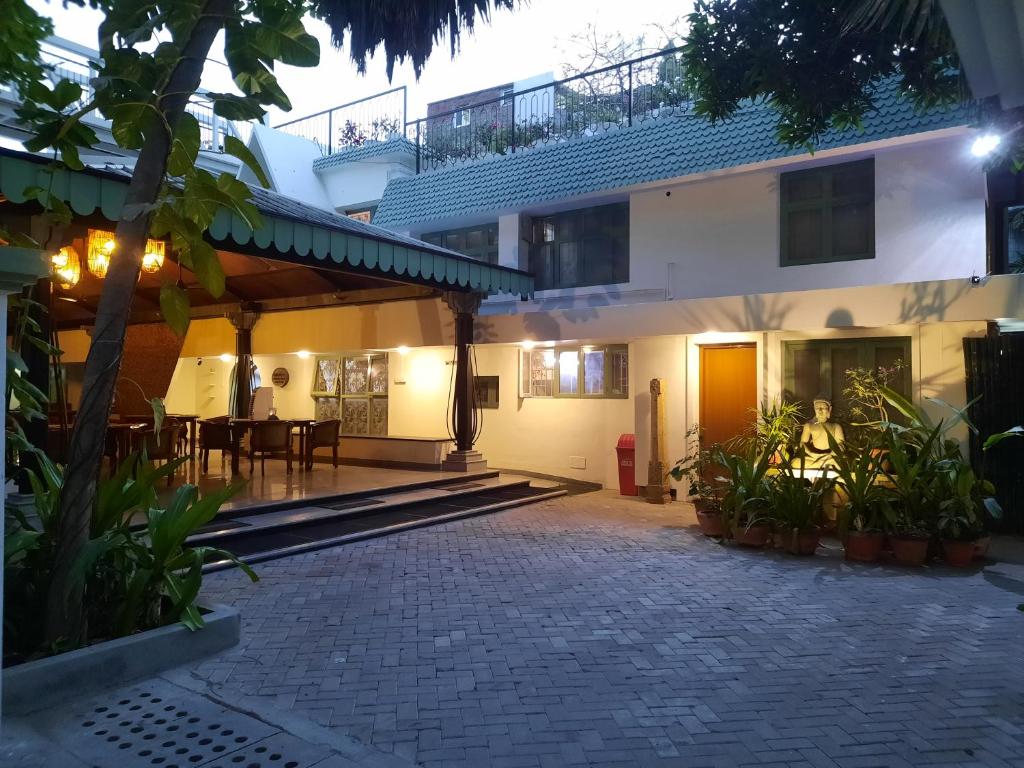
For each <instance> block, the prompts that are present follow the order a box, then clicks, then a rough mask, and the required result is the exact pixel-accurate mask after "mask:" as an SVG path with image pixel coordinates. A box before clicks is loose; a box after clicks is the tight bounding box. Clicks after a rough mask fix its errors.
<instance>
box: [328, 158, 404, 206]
mask: <svg viewBox="0 0 1024 768" xmlns="http://www.w3.org/2000/svg"><path fill="white" fill-rule="evenodd" d="M412 173H413V170H412V168H410V166H409V163H408V162H407V161H402V160H399V159H387V158H374V159H370V160H359V161H355V162H348V163H343V164H342V165H335V166H331V167H330V168H324V169H323V170H321V171H317V172H316V176H317V177H318V178H319V181H320V182H321V183H322V184H323V188H324V190H325V191H326V196H327V199H328V200H329V201H330V206H331V207H332V208H333V209H334V210H336V211H342V212H344V211H345V210H348V209H352V208H360V207H363V206H367V207H369V206H372V205H376V204H377V203H378V202H379V201H380V199H381V197H383V196H384V187H386V186H387V185H388V182H389V181H391V180H392V179H398V178H402V177H403V176H410V175H412Z"/></svg>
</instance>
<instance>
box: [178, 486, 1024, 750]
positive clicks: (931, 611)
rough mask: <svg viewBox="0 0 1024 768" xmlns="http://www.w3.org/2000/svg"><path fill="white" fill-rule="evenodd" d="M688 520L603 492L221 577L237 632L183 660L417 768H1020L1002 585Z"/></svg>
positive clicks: (1021, 655)
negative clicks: (757, 543)
mask: <svg viewBox="0 0 1024 768" xmlns="http://www.w3.org/2000/svg"><path fill="white" fill-rule="evenodd" d="M687 514H689V513H688V512H687V511H686V508H685V507H683V506H682V505H679V504H673V505H668V506H665V507H653V506H651V505H646V504H643V503H642V502H640V501H638V500H635V499H620V498H618V497H616V496H614V495H612V494H609V493H603V492H602V493H597V494H587V495H583V496H576V497H569V498H565V499H557V500H552V501H548V502H542V503H540V504H536V505H533V506H530V507H525V508H521V509H516V510H510V511H507V512H503V513H499V514H494V515H489V516H484V517H478V518H472V519H468V520H463V521H458V522H455V523H450V524H446V525H441V526H435V527H432V528H427V529H421V530H417V531H411V532H406V533H402V534H398V535H395V536H390V537H386V538H380V539H373V540H370V541H365V542H359V543H356V544H352V545H348V546H345V547H339V548H334V549H326V550H322V551H319V552H316V553H312V554H309V555H304V556H301V557H296V558H290V559H284V560H278V561H274V562H270V563H266V564H263V565H261V566H260V568H259V571H260V576H261V581H260V582H259V584H257V585H250V584H248V582H242V581H240V580H239V579H237V574H232V573H224V574H215V575H212V576H210V577H209V578H208V579H207V582H206V586H205V590H206V593H207V598H208V599H210V600H211V601H214V602H224V603H234V604H236V605H240V606H242V608H243V615H244V626H243V637H242V643H241V645H240V646H239V647H238V648H236V649H232V650H231V651H229V652H227V653H225V654H222V655H221V656H220V657H217V658H215V659H211V660H208V661H204V662H203V663H202V664H200V665H198V666H197V668H196V669H195V670H194V673H195V675H196V676H197V677H200V678H203V679H206V680H209V681H211V682H216V683H220V684H222V685H223V686H227V687H230V688H234V689H236V690H238V691H239V695H240V696H241V697H247V698H259V699H265V700H267V701H268V702H271V703H274V704H275V705H276V706H279V707H286V708H290V709H292V711H293V713H296V714H298V713H301V714H302V715H303V716H306V717H309V718H313V719H315V720H317V721H321V722H326V723H327V724H329V726H330V727H331V728H332V729H339V730H341V731H344V732H346V733H348V734H349V735H352V736H354V737H356V738H359V739H361V740H363V741H364V742H365V743H372V744H373V745H374V746H375V747H378V748H380V749H389V750H391V751H394V752H395V753H396V754H398V755H400V756H402V757H404V758H408V759H411V760H415V761H417V762H419V763H421V764H423V765H425V766H427V767H428V768H441V766H444V767H445V768H448V767H449V766H452V767H453V768H475V767H476V766H501V765H507V766H508V767H509V768H535V767H540V766H548V765H551V766H555V765H588V764H589V765H616V766H620V765H621V766H625V767H627V768H628V767H632V766H647V765H651V766H654V765H668V766H681V765H685V766H687V767H688V768H689V767H690V766H725V767H727V768H735V767H736V766H740V765H748V764H749V765H789V766H793V768H796V767H797V766H804V765H807V766H812V767H813V768H836V767H837V766H843V767H844V768H846V767H847V766H848V767H849V768H857V767H858V766H872V765H879V766H880V765H885V766H891V767H892V768H898V767H899V766H925V765H964V766H967V765H981V766H1004V765H1024V649H1022V646H1021V643H1020V640H1019V638H1020V634H1021V630H1020V627H1021V624H1020V614H1019V613H1017V612H1016V611H1015V607H1016V604H1017V603H1018V602H1019V597H1018V596H1017V595H1016V594H1013V593H1012V592H1009V591H1005V590H1004V589H1003V588H1002V587H1000V586H997V584H996V583H994V582H999V583H1004V584H1005V583H1007V582H1008V581H1013V580H1011V579H1009V578H1008V577H1003V579H1002V581H1000V580H992V581H991V582H990V581H989V580H987V579H986V578H985V575H984V573H971V572H966V573H958V574H952V573H950V572H948V571H944V570H943V569H938V568H936V569H927V570H922V571H916V572H915V571H903V570H901V571H896V570H893V569H889V568H885V567H859V566H853V565H850V564H846V563H844V562H843V561H842V560H840V559H839V558H838V556H837V555H836V553H838V552H839V548H838V545H837V544H835V543H832V545H831V549H830V551H831V552H832V553H833V554H832V555H826V556H822V555H818V556H816V557H814V558H811V559H799V560H798V559H795V558H789V557H785V556H782V555H776V554H774V553H768V552H747V551H742V550H738V549H735V548H731V547H722V546H721V545H719V544H716V543H714V542H712V541H710V540H707V539H704V538H702V537H700V536H699V535H698V534H696V533H695V532H694V531H693V530H691V529H690V528H687V527H686V520H687V519H688V518H687V517H686V515H687ZM1022 586H1024V585H1022Z"/></svg>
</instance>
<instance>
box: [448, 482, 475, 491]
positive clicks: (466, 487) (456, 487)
mask: <svg viewBox="0 0 1024 768" xmlns="http://www.w3.org/2000/svg"><path fill="white" fill-rule="evenodd" d="M483 487H484V484H483V483H461V484H460V485H446V486H445V487H444V488H442V489H441V490H442V491H448V492H451V491H468V490H469V489H470V488H483Z"/></svg>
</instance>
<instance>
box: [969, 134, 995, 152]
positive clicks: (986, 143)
mask: <svg viewBox="0 0 1024 768" xmlns="http://www.w3.org/2000/svg"><path fill="white" fill-rule="evenodd" d="M1001 141H1002V137H1001V136H999V135H998V134H995V133H983V134H982V135H981V136H979V137H978V138H976V139H975V140H974V143H973V144H971V154H972V155H974V156H975V157H988V156H989V155H991V154H992V153H993V152H994V151H995V149H996V147H998V146H999V143H1000V142H1001Z"/></svg>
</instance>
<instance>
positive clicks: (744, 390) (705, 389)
mask: <svg viewBox="0 0 1024 768" xmlns="http://www.w3.org/2000/svg"><path fill="white" fill-rule="evenodd" d="M755 408H757V347H756V345H754V344H730V345H727V346H726V345H723V346H702V347H701V348H700V425H701V427H703V429H704V440H705V445H708V446H711V445H715V444H716V443H724V442H725V441H727V440H729V439H731V438H733V437H736V436H737V435H741V434H743V433H744V432H746V431H748V430H749V428H750V425H751V424H752V423H753V421H754V418H755V416H754V409H755Z"/></svg>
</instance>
